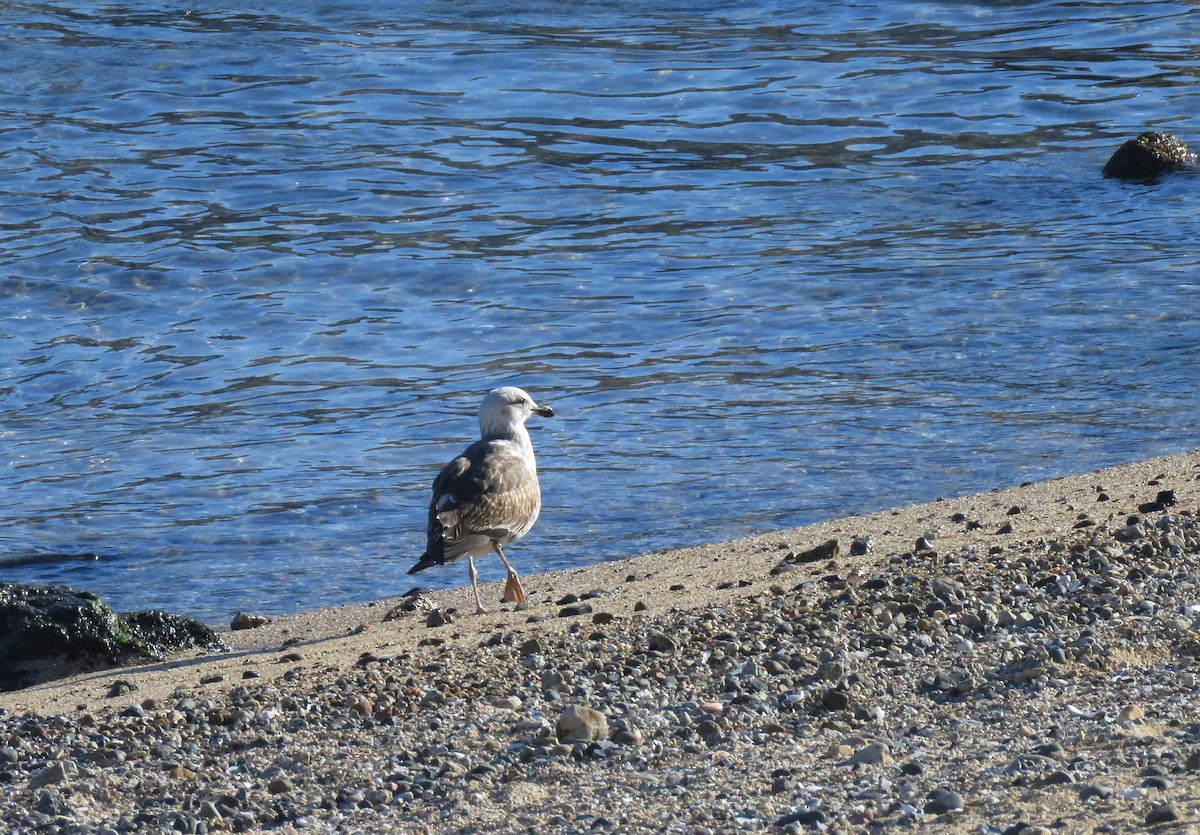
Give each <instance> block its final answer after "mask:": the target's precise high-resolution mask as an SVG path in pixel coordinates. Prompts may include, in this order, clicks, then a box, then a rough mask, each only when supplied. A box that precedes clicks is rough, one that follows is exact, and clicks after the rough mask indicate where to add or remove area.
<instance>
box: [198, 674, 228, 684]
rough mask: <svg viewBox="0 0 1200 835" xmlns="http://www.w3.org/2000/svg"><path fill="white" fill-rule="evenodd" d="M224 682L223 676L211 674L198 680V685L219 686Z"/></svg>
mask: <svg viewBox="0 0 1200 835" xmlns="http://www.w3.org/2000/svg"><path fill="white" fill-rule="evenodd" d="M224 680H225V676H223V675H221V674H220V673H212V674H210V675H206V676H202V677H201V678H200V683H201V684H219V683H221V682H222V681H224Z"/></svg>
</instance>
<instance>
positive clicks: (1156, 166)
mask: <svg viewBox="0 0 1200 835" xmlns="http://www.w3.org/2000/svg"><path fill="white" fill-rule="evenodd" d="M1196 167H1197V160H1196V155H1195V154H1193V153H1191V152H1190V151H1188V149H1187V146H1186V145H1184V144H1183V142H1182V141H1181V140H1180V139H1179V138H1178V137H1175V136H1172V135H1171V134H1169V133H1157V132H1156V131H1149V130H1148V131H1145V132H1143V133H1142V134H1141V135H1139V136H1138V138H1137V139H1130V140H1128V141H1126V142H1125V143H1124V144H1122V145H1121V147H1120V148H1118V149H1117V150H1116V153H1114V154H1113V155H1112V156H1111V157H1109V160H1108V162H1107V163H1105V165H1104V171H1103V174H1104V176H1105V177H1114V178H1116V179H1119V180H1141V181H1152V180H1154V179H1156V178H1157V177H1159V176H1160V175H1162V174H1166V173H1170V172H1173V171H1195V170H1196Z"/></svg>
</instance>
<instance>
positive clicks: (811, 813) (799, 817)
mask: <svg viewBox="0 0 1200 835" xmlns="http://www.w3.org/2000/svg"><path fill="white" fill-rule="evenodd" d="M825 821H826V815H825V813H824V812H822V811H821V810H820V809H803V810H801V811H799V812H792V813H791V814H788V815H784V816H783V817H781V818H779V819H778V820H777V821H775V825H776V826H777V827H781V828H783V827H788V826H791V825H793V824H798V825H800V826H804V827H809V828H811V829H824V828H825Z"/></svg>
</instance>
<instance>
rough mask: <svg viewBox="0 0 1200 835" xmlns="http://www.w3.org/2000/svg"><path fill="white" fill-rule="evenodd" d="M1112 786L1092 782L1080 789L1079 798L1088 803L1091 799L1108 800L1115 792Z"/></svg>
mask: <svg viewBox="0 0 1200 835" xmlns="http://www.w3.org/2000/svg"><path fill="white" fill-rule="evenodd" d="M1114 791H1115V790H1114V789H1113V787H1112V786H1108V785H1104V784H1091V785H1087V786H1084V787H1083V788H1081V789H1080V790H1079V800H1080V801H1081V802H1083V803H1087V802H1088V801H1089V800H1108V799H1109V798H1110V797H1112V796H1113V794H1114Z"/></svg>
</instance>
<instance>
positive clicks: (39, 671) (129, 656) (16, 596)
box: [0, 583, 224, 690]
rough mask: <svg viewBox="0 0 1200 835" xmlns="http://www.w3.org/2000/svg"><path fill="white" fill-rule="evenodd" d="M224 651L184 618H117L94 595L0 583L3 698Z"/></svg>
mask: <svg viewBox="0 0 1200 835" xmlns="http://www.w3.org/2000/svg"><path fill="white" fill-rule="evenodd" d="M223 648H224V643H223V642H222V641H221V639H220V637H218V636H217V634H216V633H215V632H214V631H213V630H212V629H210V628H209V627H207V626H205V625H204V624H203V623H200V622H199V621H197V620H194V619H193V618H188V617H185V616H183V615H175V614H171V613H168V612H133V613H129V614H125V615H120V614H117V613H116V612H114V611H113V610H112V609H111V608H110V607H109V606H107V605H106V604H105V603H104V602H103V601H101V600H100V598H99V597H97V596H96V595H95V594H92V593H91V592H87V591H78V590H76V589H72V588H69V587H67V586H31V585H24V584H20V583H0V690H17V689H20V688H22V687H28V686H30V685H32V684H36V683H38V682H41V681H47V680H49V679H51V678H54V677H56V676H60V675H70V674H71V673H73V672H76V671H78V670H80V669H102V668H105V667H111V666H115V665H118V664H121V663H123V662H126V661H130V660H134V659H157V658H161V657H162V656H163V654H164V653H167V652H171V651H174V650H180V649H214V650H216V649H223Z"/></svg>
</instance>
